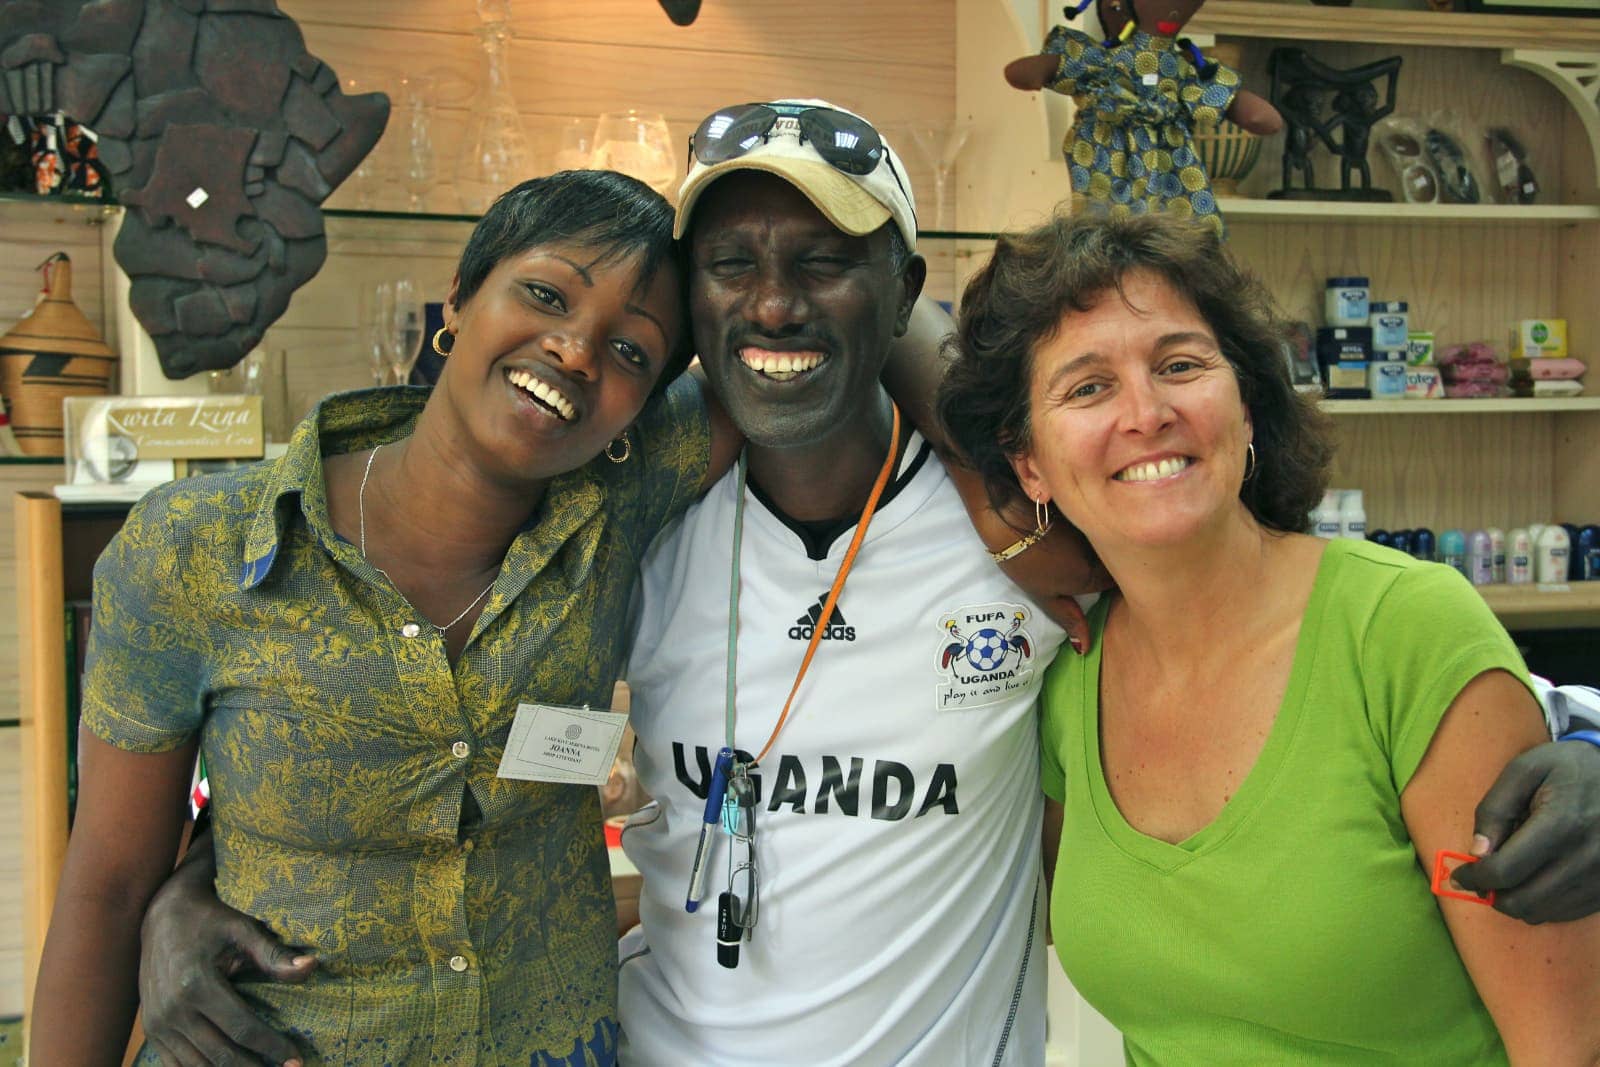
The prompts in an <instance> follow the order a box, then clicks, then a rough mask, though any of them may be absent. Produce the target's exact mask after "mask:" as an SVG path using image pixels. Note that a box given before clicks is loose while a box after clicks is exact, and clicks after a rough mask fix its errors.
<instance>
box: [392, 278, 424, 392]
mask: <svg viewBox="0 0 1600 1067" xmlns="http://www.w3.org/2000/svg"><path fill="white" fill-rule="evenodd" d="M388 294H389V295H388V298H387V306H386V307H385V313H386V318H385V320H384V327H385V332H384V349H383V353H384V359H385V361H386V362H387V364H388V370H389V378H390V384H391V385H404V384H406V381H407V380H408V379H409V378H410V377H411V368H412V367H413V366H415V365H416V362H417V356H418V355H420V354H421V352H422V329H423V323H424V322H426V321H427V319H426V309H424V308H423V306H422V286H421V285H420V284H418V283H417V282H416V281H415V280H414V279H412V278H395V279H393V280H392V281H390V282H389V283H388Z"/></svg>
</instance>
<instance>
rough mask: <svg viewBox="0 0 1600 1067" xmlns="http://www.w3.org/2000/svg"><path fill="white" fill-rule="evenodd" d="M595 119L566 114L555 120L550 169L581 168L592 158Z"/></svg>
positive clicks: (585, 166)
mask: <svg viewBox="0 0 1600 1067" xmlns="http://www.w3.org/2000/svg"><path fill="white" fill-rule="evenodd" d="M594 130H595V120H594V119H586V118H579V117H578V116H577V115H566V116H563V117H562V118H560V119H558V120H557V122H556V132H555V152H554V153H553V154H552V156H551V158H550V169H551V170H552V171H560V170H583V169H585V168H587V167H588V166H589V165H590V162H591V160H593V158H594Z"/></svg>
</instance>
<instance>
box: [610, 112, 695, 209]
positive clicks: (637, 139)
mask: <svg viewBox="0 0 1600 1067" xmlns="http://www.w3.org/2000/svg"><path fill="white" fill-rule="evenodd" d="M594 142H595V148H594V156H593V158H592V159H591V160H590V162H589V165H590V166H591V167H594V168H595V169H596V170H620V171H621V172H622V173H624V174H627V175H630V176H632V177H634V178H637V179H639V180H640V181H642V182H644V183H645V184H646V185H648V186H650V188H652V189H654V190H655V191H656V192H658V193H661V194H662V195H664V196H665V195H667V194H668V193H669V192H670V191H671V189H672V186H673V182H674V179H675V178H677V176H678V168H677V166H676V164H675V163H674V162H673V155H672V132H671V131H670V130H669V129H667V120H666V119H665V118H663V117H662V116H661V115H659V114H655V113H652V112H644V111H637V110H635V109H633V108H629V109H628V110H626V111H610V112H607V113H606V114H604V115H601V116H600V122H599V124H598V125H597V126H596V127H595V133H594Z"/></svg>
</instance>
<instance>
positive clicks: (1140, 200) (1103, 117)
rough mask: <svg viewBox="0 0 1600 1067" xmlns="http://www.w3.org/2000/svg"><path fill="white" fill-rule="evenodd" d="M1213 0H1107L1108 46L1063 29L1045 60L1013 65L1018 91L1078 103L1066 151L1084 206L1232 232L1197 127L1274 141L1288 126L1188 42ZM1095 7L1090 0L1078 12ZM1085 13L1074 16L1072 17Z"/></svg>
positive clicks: (1103, 8) (1051, 39) (1010, 77)
mask: <svg viewBox="0 0 1600 1067" xmlns="http://www.w3.org/2000/svg"><path fill="white" fill-rule="evenodd" d="M1203 2H1204V0H1103V2H1102V3H1101V4H1100V6H1099V15H1100V26H1101V28H1102V29H1103V30H1104V31H1105V37H1104V38H1103V39H1101V40H1096V39H1095V38H1093V37H1091V36H1089V35H1088V34H1086V33H1082V32H1080V31H1078V30H1074V29H1070V28H1068V27H1066V26H1056V27H1055V28H1053V29H1052V30H1051V31H1050V34H1049V36H1048V37H1047V38H1046V39H1045V45H1044V50H1043V51H1042V52H1041V53H1040V54H1039V55H1034V56H1025V57H1023V58H1021V59H1017V60H1013V61H1012V62H1011V63H1008V64H1007V65H1006V80H1007V81H1008V82H1010V83H1011V85H1012V86H1013V87H1015V88H1018V89H1025V90H1029V91H1032V90H1036V89H1046V88H1048V89H1051V90H1054V91H1055V92H1058V93H1062V94H1064V95H1067V96H1071V97H1072V98H1073V102H1074V103H1075V104H1076V105H1077V109H1078V117H1077V123H1076V125H1075V126H1074V128H1073V131H1072V132H1071V133H1070V134H1069V135H1068V136H1067V140H1066V142H1065V144H1063V146H1062V151H1063V154H1064V155H1065V156H1066V160H1067V168H1068V170H1069V172H1070V173H1071V175H1072V191H1073V199H1074V202H1075V203H1079V202H1081V201H1082V200H1084V199H1087V200H1089V201H1091V202H1095V203H1098V204H1101V205H1107V206H1109V208H1110V212H1111V214H1113V215H1130V214H1131V215H1138V214H1143V213H1145V212H1147V211H1165V212H1170V213H1172V214H1176V215H1182V216H1194V217H1196V218H1199V219H1202V220H1205V221H1207V222H1208V223H1209V224H1210V225H1212V226H1214V227H1216V229H1217V231H1218V232H1219V233H1220V232H1221V231H1222V216H1220V215H1218V214H1217V203H1216V199H1215V198H1214V197H1213V196H1212V195H1211V180H1210V177H1209V175H1207V174H1206V169H1205V164H1204V163H1203V162H1202V161H1201V160H1200V157H1199V156H1198V155H1196V154H1195V151H1194V145H1193V143H1192V137H1193V134H1194V132H1195V130H1196V129H1198V128H1201V127H1211V126H1215V125H1216V123H1217V122H1218V121H1219V120H1221V119H1222V118H1224V117H1226V118H1228V119H1231V120H1232V121H1233V122H1235V123H1237V124H1238V125H1240V126H1242V127H1244V128H1245V129H1247V130H1249V131H1250V132H1252V133H1255V134H1258V135H1262V136H1265V135H1266V134H1270V133H1276V132H1277V131H1278V129H1279V128H1280V127H1281V126H1282V125H1283V119H1282V117H1281V116H1280V115H1279V114H1278V112H1277V110H1276V109H1275V108H1274V107H1273V106H1272V105H1271V104H1270V103H1268V102H1267V101H1266V100H1265V99H1263V98H1262V97H1260V96H1257V95H1256V94H1255V93H1252V92H1249V91H1248V90H1245V89H1241V88H1240V87H1239V74H1238V72H1237V71H1235V70H1232V69H1230V68H1228V67H1224V66H1222V65H1220V64H1217V63H1211V62H1208V61H1206V60H1205V58H1204V57H1203V56H1202V55H1201V54H1200V52H1199V50H1198V49H1196V48H1194V47H1193V46H1192V45H1190V44H1189V43H1188V42H1187V41H1181V40H1179V39H1178V32H1179V31H1180V30H1181V29H1182V28H1183V25H1184V23H1186V22H1188V20H1189V19H1190V18H1191V17H1192V16H1193V15H1194V13H1195V12H1196V11H1198V10H1199V9H1200V5H1201V3H1203ZM1086 6H1087V0H1085V2H1084V3H1083V4H1081V5H1080V6H1079V8H1078V11H1081V10H1082V9H1083V7H1086ZM1076 13H1077V12H1076V11H1074V10H1072V9H1071V8H1068V9H1067V17H1068V18H1071V17H1072V16H1073V15H1074V14H1076Z"/></svg>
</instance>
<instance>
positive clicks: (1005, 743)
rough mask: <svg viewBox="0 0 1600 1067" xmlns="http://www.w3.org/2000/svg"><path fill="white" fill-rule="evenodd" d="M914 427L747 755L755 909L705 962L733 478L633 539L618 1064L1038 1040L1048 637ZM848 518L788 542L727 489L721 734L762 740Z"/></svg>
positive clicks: (974, 1053)
mask: <svg viewBox="0 0 1600 1067" xmlns="http://www.w3.org/2000/svg"><path fill="white" fill-rule="evenodd" d="M920 445H921V439H920V438H913V443H912V445H911V446H910V447H908V449H907V455H908V457H910V458H908V459H906V460H904V461H902V470H901V478H902V479H906V480H905V483H904V484H903V485H902V486H901V488H900V490H899V491H898V492H897V493H896V494H895V495H894V496H893V498H892V499H890V500H889V501H888V502H887V503H885V504H883V505H882V506H881V507H880V509H879V511H878V514H877V516H876V517H875V518H874V519H873V521H872V525H871V527H870V528H869V530H868V533H867V537H866V541H865V543H864V544H863V546H862V548H861V551H860V555H859V556H858V557H857V559H856V563H855V566H854V568H853V569H852V571H851V573H850V576H849V579H848V582H847V584H846V585H845V588H844V592H843V594H842V595H841V596H840V599H839V603H838V607H837V608H836V610H835V613H834V617H833V621H832V624H831V625H830V626H829V628H828V634H827V637H826V639H824V640H823V641H822V643H821V645H820V647H819V648H818V650H817V654H816V658H815V660H814V661H813V663H812V665H811V669H810V671H809V673H808V674H807V675H806V679H805V682H804V684H803V685H802V687H801V689H800V693H799V696H798V697H797V698H796V702H795V708H794V710H793V711H792V712H791V714H790V717H789V721H788V723H787V725H785V727H784V728H783V731H782V733H781V734H779V736H778V739H777V742H776V744H775V745H774V746H773V749H772V752H771V753H770V754H769V755H768V756H767V758H766V759H764V760H762V762H761V764H760V766H759V768H758V769H757V770H756V771H755V772H754V775H755V776H759V780H760V793H761V795H760V802H759V805H758V815H757V818H756V830H757V835H756V846H755V849H756V860H757V869H758V881H759V888H760V905H759V914H758V919H757V924H756V927H755V931H754V937H753V940H751V941H748V942H746V943H745V944H744V945H743V947H742V950H741V953H740V956H741V958H740V962H739V965H738V967H737V968H736V969H732V970H730V969H726V968H724V967H722V966H721V965H719V964H718V962H717V953H716V902H717V895H718V894H719V893H720V892H722V891H723V890H724V889H725V888H726V886H727V880H728V855H729V849H730V845H731V842H730V840H729V839H728V838H727V837H725V836H723V835H722V834H721V833H717V834H716V835H715V838H716V841H715V847H714V851H713V852H712V855H711V865H710V872H711V876H710V879H709V882H708V887H707V892H706V897H707V901H706V903H705V904H704V905H703V906H702V907H701V908H700V909H699V911H698V912H697V913H695V914H692V915H691V914H689V913H687V912H686V911H685V908H684V899H685V896H686V893H687V889H688V883H689V871H690V865H691V861H692V857H693V855H694V852H695V845H696V841H697V839H698V836H699V833H700V826H701V822H702V816H703V813H704V807H705V800H704V797H705V790H706V784H707V782H708V780H709V778H710V767H711V764H712V761H713V760H714V759H715V756H716V753H717V750H718V748H720V747H721V746H722V744H723V739H724V727H723V722H724V682H725V678H726V673H727V672H726V669H725V662H726V654H727V649H726V635H727V632H728V614H727V613H728V571H729V559H730V552H731V547H732V531H733V516H734V504H735V492H736V486H737V483H736V479H735V475H734V474H733V473H730V474H729V475H728V476H727V477H725V478H723V479H722V480H721V481H720V482H719V483H718V484H717V485H716V487H715V488H713V489H712V490H711V492H710V494H709V495H708V496H707V497H706V498H705V499H704V500H703V501H702V502H700V503H699V504H697V505H695V506H694V507H692V508H691V509H690V510H689V512H688V513H687V514H686V515H685V516H683V518H682V519H681V520H680V521H679V522H678V523H677V524H675V525H674V526H672V527H670V528H668V529H667V530H666V531H664V532H663V533H662V534H661V536H660V538H659V539H658V540H657V542H656V544H655V545H654V546H653V548H652V549H651V552H650V554H649V556H648V557H647V559H646V561H645V567H644V576H643V581H642V585H641V593H640V596H641V600H640V607H641V614H640V618H639V627H638V631H637V636H636V641H635V645H634V652H633V658H632V663H631V666H630V668H629V671H628V681H629V684H630V686H631V688H632V691H633V705H632V709H633V710H632V721H633V727H634V730H635V731H636V732H637V734H638V738H639V740H638V747H637V748H636V749H635V751H634V762H635V765H636V767H637V770H638V774H639V779H640V782H641V783H642V784H643V786H644V787H645V789H646V790H648V791H649V793H650V795H651V796H653V797H655V798H656V804H654V805H652V806H651V807H650V808H647V809H645V811H644V812H641V813H639V815H636V816H635V817H634V819H633V820H632V821H631V823H630V826H629V828H628V829H627V830H626V831H624V834H623V848H624V849H625V850H626V852H627V855H628V858H629V859H630V860H632V861H633V863H634V864H636V865H637V866H638V868H639V870H640V871H641V872H642V873H643V875H644V888H643V895H642V897H641V899H640V914H641V918H642V926H641V927H640V928H638V929H635V930H634V931H633V932H632V933H631V934H630V935H628V937H626V938H625V939H624V940H623V944H622V952H623V959H624V963H623V965H622V976H621V988H620V1003H619V1016H620V1018H621V1021H622V1027H623V1037H622V1043H621V1060H622V1062H623V1063H624V1064H627V1065H630V1067H638V1065H649V1064H661V1065H671V1067H682V1065H684V1064H691V1063H694V1064H729V1065H735V1064H747V1063H761V1064H771V1065H784V1064H796V1065H799V1064H804V1065H806V1067H818V1065H823V1064H851V1065H855V1064H868V1065H875V1064H924V1065H928V1067H950V1065H952V1064H960V1065H963V1067H979V1065H989V1064H1017V1065H1021V1064H1027V1065H1033V1064H1039V1063H1042V1062H1043V1061H1044V990H1045V973H1044V966H1043V953H1044V952H1045V951H1046V946H1045V944H1044V925H1043V915H1044V911H1045V906H1046V901H1045V899H1044V891H1043V885H1042V878H1041V876H1040V864H1039V851H1040V849H1039V831H1040V816H1041V794H1040V789H1039V771H1038V764H1039V751H1038V740H1037V734H1036V722H1035V712H1034V701H1035V697H1036V696H1037V693H1038V689H1039V682H1040V677H1041V675H1042V673H1043V670H1044V667H1045V666H1046V665H1047V664H1048V663H1049V662H1050V659H1051V657H1053V656H1054V655H1055V652H1056V649H1057V648H1058V647H1059V646H1060V644H1061V642H1062V640H1063V639H1064V636H1065V635H1064V634H1063V632H1062V630H1061V629H1060V628H1059V627H1057V626H1056V625H1055V624H1054V623H1053V622H1051V621H1050V620H1049V619H1048V618H1047V617H1045V616H1044V615H1042V614H1041V613H1039V612H1038V611H1037V610H1036V608H1035V607H1034V605H1033V604H1032V603H1031V602H1030V601H1029V600H1028V599H1027V598H1026V596H1025V595H1024V594H1023V593H1022V592H1021V591H1020V590H1019V589H1018V588H1017V587H1016V586H1015V585H1013V584H1012V583H1011V582H1010V581H1008V580H1007V579H1006V578H1005V576H1004V575H1002V574H1001V573H1000V571H999V569H998V568H996V567H995V566H994V565H993V564H992V563H990V562H989V560H988V559H987V557H986V556H985V554H984V548H983V545H982V544H981V543H980V542H979V539H978V537H977V535H976V534H975V533H974V531H973V529H972V527H971V525H970V524H969V522H968V519H967V515H966V512H965V510H964V509H963V508H962V504H961V501H960V498H959V497H958V496H957V494H956V491H955V488H954V487H953V486H952V485H951V484H950V481H949V478H948V476H947V475H946V474H945V471H944V469H943V467H942V466H941V465H940V464H939V462H938V460H937V459H935V458H932V457H931V456H930V455H928V453H927V451H926V449H923V448H920V447H919V446H920ZM918 464H920V468H918V466H917V465H918ZM849 541H850V537H849V535H848V534H847V535H845V536H841V537H839V538H838V539H837V540H836V541H835V542H834V544H833V545H832V547H831V548H830V549H829V551H828V554H827V558H826V559H824V560H814V559H810V558H808V557H807V553H806V549H805V547H804V544H803V542H802V540H801V538H800V537H799V535H798V534H797V533H796V532H795V531H794V530H792V529H791V528H789V527H788V526H787V525H785V524H784V522H783V521H782V520H780V519H779V518H778V517H777V516H776V515H774V514H773V513H772V512H771V511H770V510H768V509H767V508H766V507H765V506H763V505H762V504H761V503H760V502H759V501H758V500H757V499H756V498H755V497H754V495H752V496H751V497H750V498H749V500H748V502H747V504H746V507H745V519H744V549H743V559H742V564H741V571H742V580H741V593H740V608H739V637H738V653H739V655H738V679H737V682H738V698H737V700H738V726H737V731H736V735H735V741H736V742H737V744H736V747H737V748H739V749H741V750H743V751H745V752H747V753H754V752H757V751H759V750H760V748H761V746H762V745H763V744H764V743H765V742H766V739H767V736H768V734H769V733H770V732H771V730H772V727H773V724H774V723H775V722H776V720H777V716H778V714H779V712H780V710H781V709H782V707H783V702H784V699H785V697H786V696H787V694H788V691H789V688H790V686H791V685H792V684H793V682H794V677H795V672H796V671H797V669H798V668H799V665H800V660H801V658H802V656H803V654H804V652H805V648H806V643H807V640H808V639H809V638H810V636H811V632H812V626H813V623H814V621H815V619H816V617H817V614H818V611H819V609H820V602H821V600H822V599H823V598H824V597H825V595H826V593H827V591H828V589H829V587H830V586H831V585H832V583H833V580H834V577H835V575H836V574H837V573H838V568H839V565H840V563H841V562H842V560H843V557H844V553H845V551H846V549H847V548H848V545H849ZM746 758H748V757H746Z"/></svg>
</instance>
